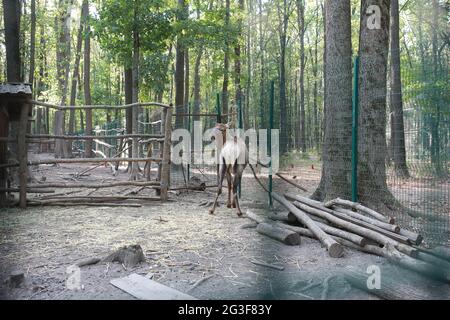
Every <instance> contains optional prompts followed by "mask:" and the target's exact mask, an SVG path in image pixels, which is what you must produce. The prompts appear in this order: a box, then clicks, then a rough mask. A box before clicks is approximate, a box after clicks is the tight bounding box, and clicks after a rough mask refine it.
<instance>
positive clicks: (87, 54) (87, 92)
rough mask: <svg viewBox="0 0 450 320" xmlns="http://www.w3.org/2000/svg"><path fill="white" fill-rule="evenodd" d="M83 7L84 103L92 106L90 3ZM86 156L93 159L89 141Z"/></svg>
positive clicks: (89, 128) (88, 128)
mask: <svg viewBox="0 0 450 320" xmlns="http://www.w3.org/2000/svg"><path fill="white" fill-rule="evenodd" d="M83 6H86V19H84V30H85V37H84V103H85V104H86V105H91V104H92V99H91V36H90V25H89V3H88V0H84V1H83ZM85 134H86V135H91V134H92V110H91V109H87V110H86V131H85ZM84 149H85V151H84V155H85V157H86V158H91V157H92V141H91V140H87V141H86V142H85V144H84Z"/></svg>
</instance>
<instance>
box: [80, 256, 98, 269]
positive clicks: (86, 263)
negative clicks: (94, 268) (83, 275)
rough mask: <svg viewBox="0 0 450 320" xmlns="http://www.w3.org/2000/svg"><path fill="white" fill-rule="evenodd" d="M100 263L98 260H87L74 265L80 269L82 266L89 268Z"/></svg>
mask: <svg viewBox="0 0 450 320" xmlns="http://www.w3.org/2000/svg"><path fill="white" fill-rule="evenodd" d="M100 261H101V259H100V258H88V259H85V260H81V261H79V262H77V263H76V264H75V265H76V266H77V267H80V268H81V267H84V266H90V265H93V264H97V263H99V262H100Z"/></svg>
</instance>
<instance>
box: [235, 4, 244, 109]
mask: <svg viewBox="0 0 450 320" xmlns="http://www.w3.org/2000/svg"><path fill="white" fill-rule="evenodd" d="M244 9H245V6H244V0H239V11H240V12H241V13H242V14H243V13H244ZM237 25H238V28H239V31H238V38H237V41H236V45H235V47H234V89H235V90H236V93H235V102H236V105H237V104H238V102H239V103H240V106H241V108H243V107H244V105H243V101H242V88H241V38H242V19H241V18H239V19H238V21H237Z"/></svg>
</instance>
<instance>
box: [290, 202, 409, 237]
mask: <svg viewBox="0 0 450 320" xmlns="http://www.w3.org/2000/svg"><path fill="white" fill-rule="evenodd" d="M286 197H287V198H288V199H290V200H293V201H298V202H300V203H303V204H306V205H307V206H308V207H311V208H314V209H318V210H320V211H323V212H326V213H328V214H331V215H333V216H336V217H337V218H339V219H342V220H345V221H348V222H351V223H353V224H356V225H358V226H361V227H364V228H366V229H370V230H373V231H376V232H378V233H381V234H382V235H385V236H387V237H389V238H392V239H394V240H396V241H398V242H401V243H404V244H409V243H410V241H409V238H408V237H406V236H404V235H401V234H398V233H395V232H391V231H389V230H386V229H383V228H380V227H378V226H377V225H374V224H372V223H368V222H365V221H362V220H360V219H356V218H353V217H350V216H348V215H347V214H344V213H342V212H338V211H335V210H332V209H330V208H327V207H324V206H323V204H322V203H321V202H318V201H315V200H311V199H308V198H305V197H302V196H298V195H291V194H288V195H286Z"/></svg>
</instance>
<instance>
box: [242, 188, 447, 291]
mask: <svg viewBox="0 0 450 320" xmlns="http://www.w3.org/2000/svg"><path fill="white" fill-rule="evenodd" d="M272 197H273V199H274V200H275V201H277V202H279V203H280V204H281V205H282V206H283V207H284V208H285V209H286V210H287V212H283V213H282V214H280V215H275V214H270V215H268V216H267V217H263V216H259V215H256V214H254V213H252V212H250V211H247V218H249V219H251V220H253V221H254V222H256V223H257V224H258V229H259V230H258V232H260V233H262V234H265V235H268V236H270V237H271V238H273V239H277V240H279V241H281V242H284V243H286V244H290V245H293V244H300V241H299V240H298V239H297V240H295V241H294V242H286V237H287V236H288V235H291V234H292V232H294V233H297V234H298V235H299V236H304V237H309V238H313V239H317V240H319V241H320V243H321V244H322V246H323V247H325V248H326V249H327V251H328V254H329V255H330V256H331V257H333V258H340V257H343V256H344V248H352V249H356V250H358V251H361V252H365V253H369V254H374V255H378V256H382V257H385V258H387V259H388V260H389V261H390V262H393V263H395V264H398V265H400V266H402V267H404V268H407V269H409V270H412V271H416V272H419V273H421V274H424V275H426V276H430V277H432V278H435V279H437V280H440V281H443V282H447V283H450V259H448V258H449V257H448V256H447V252H446V253H444V254H443V253H442V252H441V251H442V250H441V251H439V252H438V251H436V252H435V251H432V250H426V249H422V248H421V247H419V245H420V244H421V242H422V240H423V239H422V236H421V235H419V234H417V233H415V232H412V231H410V230H406V229H404V228H401V227H400V226H398V225H397V224H396V223H395V219H394V218H393V217H387V216H385V215H383V214H381V213H379V212H376V211H374V210H372V209H370V208H367V207H365V206H363V205H361V204H359V203H355V202H351V201H348V200H343V199H339V198H337V199H334V200H332V201H328V202H326V203H322V202H319V201H315V200H312V199H309V198H305V197H303V196H299V195H295V194H284V195H280V194H277V193H274V192H273V193H272ZM294 220H295V221H294ZM270 225H271V226H272V227H270ZM261 230H265V231H267V230H270V232H261ZM290 238H292V235H291V236H290Z"/></svg>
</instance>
